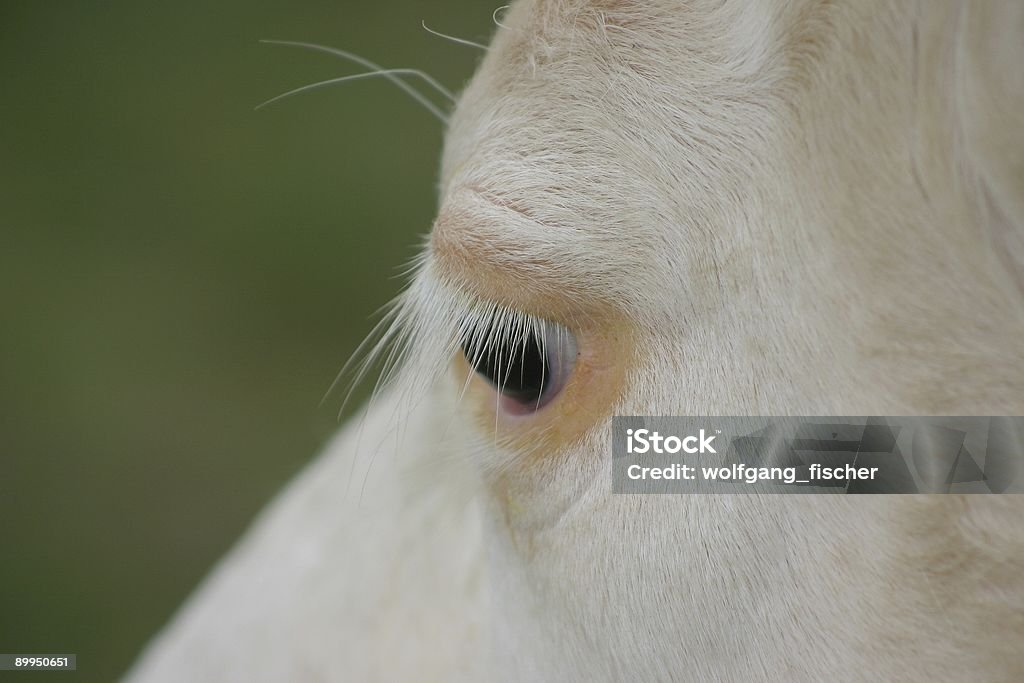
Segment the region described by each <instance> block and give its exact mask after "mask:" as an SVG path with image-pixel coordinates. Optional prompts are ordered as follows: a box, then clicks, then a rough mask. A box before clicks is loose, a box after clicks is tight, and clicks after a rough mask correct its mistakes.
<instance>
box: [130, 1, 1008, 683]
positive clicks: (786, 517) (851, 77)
mask: <svg viewBox="0 0 1024 683" xmlns="http://www.w3.org/2000/svg"><path fill="white" fill-rule="evenodd" d="M502 26H503V27H502V29H501V30H499V31H498V35H497V36H496V38H495V41H494V43H493V44H492V46H491V48H490V51H489V53H488V56H487V58H486V59H485V61H484V63H483V64H482V66H481V68H480V70H479V72H478V74H477V76H476V77H475V79H474V80H473V82H472V83H471V84H470V86H469V87H468V89H467V90H466V92H465V93H463V95H462V97H461V98H460V101H459V105H458V107H457V108H456V111H455V112H454V113H453V116H452V118H451V127H450V131H449V135H448V140H447V146H446V152H445V159H444V164H443V168H442V181H441V200H442V201H441V212H440V217H439V221H438V225H437V227H436V229H435V230H436V233H435V235H436V236H437V237H440V236H443V238H444V248H446V249H455V250H465V252H466V253H470V254H481V253H482V254H484V255H485V256H486V258H487V259H490V260H491V261H496V262H498V263H499V265H500V266H501V267H502V268H504V269H507V270H508V272H514V273H518V274H519V275H518V277H520V278H523V279H522V280H521V282H522V287H523V289H524V290H525V289H528V288H529V286H531V284H535V283H536V282H541V283H545V282H548V281H549V280H550V281H551V282H553V283H558V286H557V287H552V289H551V292H550V294H551V297H552V300H557V301H559V302H561V303H562V304H564V308H565V309H566V310H568V311H570V313H569V314H565V315H561V314H560V315H561V317H563V318H565V322H566V324H567V325H569V326H570V327H572V326H573V325H574V324H576V323H578V324H579V325H581V326H583V327H586V326H588V325H590V326H593V327H594V328H595V329H597V330H598V332H602V333H603V332H609V330H607V329H604V328H603V327H602V326H608V325H612V323H608V322H603V321H607V320H616V321H618V322H616V323H614V325H617V326H619V327H617V328H616V329H615V330H611V332H614V333H615V334H616V335H618V337H616V338H619V337H621V338H628V339H629V340H630V341H628V343H626V347H628V348H629V349H630V360H629V363H628V376H627V377H626V381H625V384H624V387H625V389H624V391H623V393H622V396H621V399H620V400H619V401H618V402H617V403H616V404H615V405H614V406H613V407H612V408H611V410H610V411H597V412H599V413H600V416H599V417H598V418H595V419H594V420H593V422H592V423H587V424H586V425H585V427H584V428H582V431H580V433H578V434H576V435H575V437H574V438H572V439H569V440H566V441H564V442H558V443H559V445H558V446H557V447H554V448H552V449H551V451H550V452H549V453H546V454H545V455H544V457H539V458H538V457H535V454H533V455H531V456H530V457H527V455H526V453H525V451H524V450H523V448H524V447H523V446H522V445H521V442H520V441H517V440H516V436H517V434H515V433H510V432H515V430H516V429H519V428H520V427H516V426H515V425H516V424H521V425H522V427H521V428H522V429H523V430H524V432H525V433H527V434H530V433H531V432H530V429H531V427H530V422H529V420H526V421H523V422H521V423H507V424H506V423H502V424H501V425H499V433H498V434H497V435H495V434H493V433H488V431H487V430H485V429H483V427H482V426H481V424H480V422H479V420H476V419H474V417H473V415H472V413H473V410H472V408H473V403H472V401H473V400H474V399H472V398H471V397H469V396H465V397H463V396H462V389H463V382H462V379H461V378H459V377H454V378H453V376H452V375H450V374H446V373H445V372H444V368H445V367H446V365H447V359H448V358H449V357H450V356H452V355H454V354H455V352H456V348H457V346H458V344H459V343H460V342H461V341H464V340H465V339H466V337H467V335H470V334H472V330H474V329H477V328H475V327H474V326H473V325H472V324H469V323H467V322H466V318H465V317H464V316H465V315H466V314H470V320H473V319H477V320H479V319H483V318H484V317H486V315H487V312H488V311H492V310H499V311H501V312H502V315H504V316H505V319H507V320H509V321H511V322H509V323H508V325H509V329H510V330H512V332H510V334H519V333H520V332H521V331H522V330H525V329H528V328H529V327H530V326H531V325H537V324H539V323H538V322H537V318H543V317H545V316H546V314H547V311H545V310H540V309H539V308H538V306H537V305H535V304H534V303H531V304H529V305H525V304H524V305H523V306H522V307H517V305H516V297H517V296H519V294H518V293H517V292H518V288H517V287H509V288H507V289H508V299H509V300H508V301H500V302H497V301H488V300H487V299H486V298H481V297H480V296H479V295H478V294H476V293H474V292H473V291H471V290H472V283H473V281H474V280H473V278H474V277H476V276H477V274H476V272H475V271H474V272H470V271H468V270H466V271H456V270H453V269H452V268H450V267H447V268H443V267H441V262H442V260H443V258H442V257H443V255H442V254H441V252H440V250H441V249H442V247H441V246H439V245H441V242H440V241H438V240H435V242H434V243H433V244H432V246H430V247H428V250H427V251H426V253H425V256H424V258H423V261H422V263H421V265H420V268H419V270H418V273H417V275H416V277H415V280H414V283H413V285H412V287H411V289H410V293H409V294H408V295H407V296H406V298H405V300H404V302H403V303H402V304H401V305H400V307H399V308H398V309H397V311H396V313H395V315H394V318H395V320H396V321H397V323H396V327H394V328H393V330H392V331H391V332H390V333H388V335H387V338H388V339H391V340H393V341H395V340H397V348H398V349H399V350H398V351H397V352H396V354H398V355H400V356H401V357H402V360H404V363H405V364H404V369H403V370H402V371H400V372H399V373H398V374H397V375H395V380H394V381H393V382H391V383H390V384H389V385H388V388H386V389H385V390H384V391H383V392H382V393H381V394H380V395H379V396H378V398H377V400H376V402H375V404H374V405H372V406H371V407H370V408H369V410H368V412H367V413H366V415H365V417H364V418H361V419H358V420H356V421H355V422H354V423H353V424H352V425H351V426H350V427H348V428H346V429H345V430H344V431H343V433H342V434H341V435H340V436H339V437H338V439H337V440H336V441H335V442H334V443H333V444H332V445H331V446H330V447H329V448H328V449H327V452H326V453H325V454H324V455H323V456H322V458H321V460H320V461H319V462H318V463H317V464H315V465H314V466H313V467H312V468H311V469H310V470H309V471H307V472H306V473H305V474H304V475H303V476H302V477H301V478H300V479H299V480H298V481H297V482H295V483H294V484H292V486H291V487H289V489H288V490H287V491H286V492H285V493H284V494H283V495H282V497H281V498H280V499H279V500H278V501H277V502H276V503H275V504H274V506H272V507H271V509H269V510H268V511H267V512H266V513H265V514H264V515H263V517H262V518H261V519H260V520H259V521H258V522H257V524H256V525H255V526H254V528H253V529H252V530H251V531H250V532H249V534H248V536H247V537H246V538H245V540H244V541H243V542H242V543H241V544H240V545H239V546H238V547H237V548H236V549H235V550H234V551H233V552H232V554H231V555H230V556H229V557H228V558H227V559H226V560H225V561H224V563H223V564H222V565H221V567H220V568H219V569H218V570H217V571H216V572H215V574H214V575H213V576H212V577H211V578H210V579H209V580H208V581H207V582H206V584H205V585H204V586H203V587H202V589H201V590H200V591H199V592H198V593H197V594H196V595H195V596H194V597H193V598H192V600H191V601H190V602H189V603H188V605H186V607H185V608H184V610H183V611H182V613H181V614H180V615H179V616H178V618H177V619H176V620H175V621H174V622H173V623H172V625H171V626H170V627H169V628H168V629H167V631H165V632H164V633H163V634H162V635H161V636H160V638H158V639H157V640H156V641H155V643H154V644H153V645H152V646H151V647H150V649H149V650H148V651H147V652H146V654H145V655H144V656H143V658H142V659H141V660H140V662H139V663H138V664H137V666H136V668H135V669H134V670H133V672H132V673H131V674H130V676H129V679H130V680H132V681H145V682H151V681H266V680H281V681H284V680H313V681H317V680H339V681H350V680H351V681H356V680H358V681H363V680H381V681H391V680H442V681H449V680H460V679H461V680H488V681H490V680H510V681H520V680H523V681H535V680H551V681H555V680H559V681H561V680H570V681H598V680H602V681H603V680H625V679H635V680H674V681H691V680H694V681H696V680H736V681H748V680H760V679H768V680H787V681H789V680H792V681H805V680H806V681H819V680H857V681H861V680H863V681H877V680H930V681H962V680H986V681H988V680H992V681H997V680H998V681H1017V680H1024V655H1022V651H1021V644H1022V643H1024V578H1022V573H1021V567H1022V566H1024V526H1022V524H1021V519H1022V512H1024V505H1022V504H1021V502H1020V501H1019V498H1017V497H996V496H990V497H971V496H944V497H928V496H906V497H902V496H880V497H857V496H850V497H845V496H843V497H839V496H837V497H820V498H819V497H808V496H774V497H773V496H763V497H755V496H646V497H645V496H615V495H612V494H611V493H610V491H609V488H610V475H609V466H610V465H609V461H608V457H607V454H608V453H609V452H610V448H609V444H608V438H609V430H608V421H607V415H608V414H611V413H616V414H666V415H672V414H677V415H700V414H723V415H724V414H795V415H800V414H807V415H828V414H839V415H861V414H893V415H899V414H1018V415H1019V414H1022V413H1024V344H1022V343H1021V339H1024V272H1022V264H1024V126H1021V122H1022V121H1021V114H1020V112H1021V111H1024V76H1022V75H1021V74H1022V73H1024V71H1022V70H1021V69H1020V64H1024V6H1022V5H1021V4H1019V3H1015V2H1009V1H1008V2H996V1H995V0H992V1H991V2H977V3H952V2H949V3H946V2H931V1H921V2H913V1H912V0H892V1H884V0H878V1H868V0H863V1H850V2H810V1H803V0H801V1H794V2H773V1H770V0H759V1H756V2H748V1H739V0H735V1H715V2H712V1H711V0H706V1H705V0H694V1H692V2H670V1H669V0H651V1H650V2H631V1H628V0H620V1H617V2H616V1H613V0H604V1H601V2H598V1H596V0H594V1H590V2H585V1H583V0H564V1H558V2H554V1H551V2H540V1H538V2H528V1H526V0H522V1H521V2H519V3H517V4H516V5H514V6H513V7H512V8H511V10H510V11H509V12H508V13H507V14H506V15H504V16H503V17H502ZM524 273H525V274H526V275H528V276H529V277H524V276H523V274H524ZM495 307H497V308H495ZM595 310H601V311H612V312H613V313H614V315H613V316H611V317H604V318H603V317H600V316H594V317H593V318H592V319H591V317H589V316H590V313H589V312H591V311H595ZM474 311H475V312H476V314H475V317H474V315H473V312H474ZM572 311H576V312H577V313H572ZM551 316H552V317H556V316H555V314H554V313H552V314H551ZM574 316H576V317H574ZM516 330H518V331H519V332H517V331H516ZM397 359H398V358H397V356H396V358H395V360H397ZM622 362H623V364H625V363H626V362H627V361H626V359H625V358H623V359H622ZM428 387H429V388H428ZM581 400H582V401H583V402H584V403H583V404H582V408H581V410H582V412H581V414H584V415H585V414H587V413H586V408H587V405H586V400H588V399H587V398H586V397H584V398H583V399H581ZM570 418H572V419H582V418H578V417H576V418H573V417H572V415H569V414H568V413H567V414H566V419H567V420H568V419H570ZM544 436H545V434H543V433H538V435H537V437H538V438H542V437H544ZM517 444H519V445H517ZM364 481H365V486H364Z"/></svg>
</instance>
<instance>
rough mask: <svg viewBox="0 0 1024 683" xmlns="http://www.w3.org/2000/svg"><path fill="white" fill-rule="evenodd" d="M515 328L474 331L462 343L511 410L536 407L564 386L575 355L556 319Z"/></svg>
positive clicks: (469, 358) (573, 345) (571, 340)
mask: <svg viewBox="0 0 1024 683" xmlns="http://www.w3.org/2000/svg"><path fill="white" fill-rule="evenodd" d="M529 327H530V329H527V330H523V331H521V332H519V333H515V334H511V333H510V334H503V333H501V332H497V333H496V332H495V328H496V326H495V325H493V324H492V325H491V327H490V328H489V329H488V330H487V333H485V334H481V335H474V336H473V337H472V338H471V339H469V340H467V341H465V342H464V343H463V345H462V351H463V353H464V354H465V356H466V360H467V362H469V364H470V366H471V367H472V368H473V369H474V370H475V371H476V373H477V374H478V375H480V376H481V377H483V378H484V379H485V380H487V381H488V382H489V383H490V384H491V386H492V387H493V388H494V389H495V391H497V392H498V394H499V395H500V397H501V399H502V400H501V404H502V405H503V407H504V408H505V409H506V410H509V411H510V412H513V413H515V414H527V413H532V412H535V411H537V410H540V409H541V408H542V407H544V406H545V405H546V404H548V403H549V402H550V401H551V400H552V399H553V398H555V396H557V395H558V393H559V392H560V391H561V389H562V387H563V386H565V383H566V381H567V380H568V378H569V375H570V374H571V373H572V369H573V365H574V363H575V360H576V342H575V339H574V337H573V335H572V333H571V332H569V330H568V329H566V328H565V327H562V326H561V325H557V324H555V323H551V322H548V321H543V322H540V323H538V324H537V325H534V326H529Z"/></svg>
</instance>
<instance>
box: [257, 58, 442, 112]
mask: <svg viewBox="0 0 1024 683" xmlns="http://www.w3.org/2000/svg"><path fill="white" fill-rule="evenodd" d="M260 42H261V43H266V44H267V45H284V46H287V47H301V48H303V49H306V50H313V51H314V52H323V53H325V54H329V55H333V56H335V57H341V58H342V59H346V60H348V61H350V62H354V63H356V64H359V65H360V66H362V67H363V68H366V69H371V70H373V71H389V69H385V68H384V67H382V66H381V65H379V64H377V63H376V62H372V61H370V60H369V59H366V58H365V57H360V56H359V55H357V54H355V53H353V52H348V51H346V50H340V49H338V48H334V47H328V46H326V45H318V44H316V43H305V42H300V41H293V40H261V41H260ZM414 71H417V72H418V76H419V77H420V78H422V79H423V80H424V81H425V82H426V83H428V84H430V85H431V87H434V89H435V90H438V91H439V92H442V93H444V94H446V96H447V97H448V99H450V100H451V101H454V100H455V97H454V95H452V93H451V92H450V91H449V90H448V89H447V88H445V87H444V86H443V85H441V84H440V83H438V82H437V81H436V80H435V79H434V78H432V77H431V76H430V75H429V74H427V73H425V72H423V71H419V70H418V69H416V70H414ZM382 76H383V77H384V78H386V79H387V80H389V81H391V83H393V84H394V85H395V86H397V87H398V88H400V89H401V90H402V91H403V92H404V93H406V94H407V95H409V97H411V98H413V99H414V100H416V101H417V102H418V103H419V104H420V105H421V106H423V108H424V109H426V110H427V111H429V112H430V113H431V114H433V115H434V116H435V117H437V118H438V119H439V120H440V121H441V123H444V124H447V123H448V114H447V113H445V112H444V111H442V110H441V109H440V108H439V107H438V106H437V105H435V104H434V103H433V102H431V101H430V99H429V98H427V97H426V96H425V95H424V94H423V93H421V92H420V91H419V90H417V89H416V88H414V87H412V86H411V85H409V84H408V83H406V82H405V81H404V80H402V79H401V78H400V77H399V76H398V75H396V74H392V73H387V74H382ZM264 104H267V103H266V102H265V103H264ZM260 106H263V105H260Z"/></svg>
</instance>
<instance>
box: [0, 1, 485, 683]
mask: <svg viewBox="0 0 1024 683" xmlns="http://www.w3.org/2000/svg"><path fill="white" fill-rule="evenodd" d="M493 9H494V8H493V7H492V6H489V5H482V4H478V5H472V4H471V3H468V2H464V1H463V2H441V1H437V0H435V1H432V2H426V1H423V2H413V1H411V0H386V1H381V2H374V3H356V2H347V1H344V0H329V1H327V0H324V1H320V2H283V1H279V2H251V1H249V2H242V1H240V0H231V1H221V2H182V1H180V0H179V1H177V2H153V1H147V2H141V1H139V0H132V1H130V2H129V1H127V0H118V1H109V2H91V3H85V2H45V3H44V2H19V1H18V0H13V1H8V2H4V3H2V4H0V310H2V323H0V324H2V328H0V544H2V545H0V652H4V653H75V654H77V655H78V671H77V673H75V674H71V673H67V672H59V673H52V674H46V673H33V674H28V673H6V674H4V673H3V672H0V678H3V679H4V680H6V679H7V678H11V677H13V678H16V679H18V680H21V679H23V678H24V679H26V680H27V679H29V678H31V679H32V680H33V681H44V680H54V681H67V680H89V681H107V680H113V679H115V678H117V677H118V676H119V675H121V674H122V673H123V672H124V671H125V670H126V668H127V667H128V665H129V664H130V663H131V661H132V660H133V658H134V656H135V654H136V653H137V652H138V651H139V650H140V648H141V647H142V646H143V644H144V643H145V642H146V641H147V640H148V639H149V638H150V637H151V636H152V635H153V634H154V633H155V632H156V630H157V629H158V628H159V627H160V626H161V625H162V624H164V623H165V622H166V620H167V619H168V618H169V617H170V615H171V614H172V612H173V610H174V609H175V608H176V606H177V605H178V604H179V603H180V602H181V601H182V600H183V599H184V598H185V597H186V596H187V595H188V594H189V592H190V591H191V589H192V588H193V587H194V586H195V585H196V583H197V582H198V581H199V579H200V578H201V577H202V576H203V575H204V574H205V573H206V572H207V571H208V570H209V568H210V567H211V565H212V564H213V563H214V562H215V561H216V560H217V558H218V557H220V556H221V555H222V554H223V553H224V552H225V551H226V550H227V549H228V548H229V547H230V545H231V544H232V542H233V541H234V540H235V539H236V538H237V537H238V536H239V534H240V533H241V532H242V531H243V530H244V528H245V527H246V525H247V523H248V522H249V520H251V518H252V517H253V515H254V514H255V513H256V512H257V511H258V510H259V509H260V508H261V507H262V506H263V505H264V504H265V503H266V502H267V501H268V500H269V499H270V498H271V496H273V494H274V493H275V492H276V491H278V490H279V489H280V488H281V487H282V485H283V484H284V483H285V482H286V481H287V480H288V479H289V478H290V477H291V476H292V475H294V474H295V473H296V472H297V471H298V470H299V469H300V468H301V467H302V466H303V465H304V464H305V463H306V462H308V461H309V460H310V459H311V458H312V457H313V456H314V455H315V453H316V451H317V449H318V448H319V447H320V446H321V445H322V444H323V443H324V441H325V440H326V439H327V438H328V437H329V435H330V434H331V432H332V431H333V430H334V429H335V428H336V426H337V412H338V409H339V406H340V403H341V398H340V396H338V395H334V396H333V397H332V398H330V399H329V400H328V401H327V402H326V403H325V404H324V406H323V407H320V406H319V405H318V404H319V402H320V399H321V398H322V397H323V395H324V393H325V391H326V390H327V388H328V386H329V385H330V383H331V381H332V380H333V378H334V376H335V374H336V373H337V371H338V370H339V369H340V367H341V366H342V364H343V363H344V361H345V360H346V359H347V358H348V356H349V354H351V353H352V351H353V350H354V349H355V347H356V345H357V344H358V342H359V341H360V340H361V339H362V337H363V336H364V335H366V333H367V332H368V331H369V330H370V327H371V326H372V322H373V318H372V316H373V313H374V311H375V310H376V309H378V308H379V307H380V306H381V305H383V304H384V303H385V302H386V301H387V300H388V299H390V298H391V297H392V296H393V295H394V294H395V293H396V292H397V291H398V289H399V287H400V285H401V281H400V279H399V278H398V277H397V272H398V270H399V268H400V267H401V266H402V265H403V264H404V263H405V262H407V261H408V259H409V258H410V257H411V256H412V255H413V253H414V250H415V246H416V244H417V243H418V238H419V235H422V234H423V233H424V232H426V231H427V230H428V229H429V227H430V222H431V219H432V215H433V212H434V210H435V195H434V188H435V181H436V169H437V164H438V157H439V153H440V148H441V141H442V132H443V131H442V128H441V125H440V124H439V122H438V121H437V120H436V119H434V118H433V117H432V116H431V115H430V114H429V113H427V112H426V111H425V110H423V109H421V108H420V107H419V106H418V105H416V104H415V103H414V102H412V101H411V100H410V99H408V98H407V97H406V96H405V95H404V94H403V93H401V92H399V91H398V90H397V89H396V88H395V87H394V86H392V85H390V84H388V83H387V82H385V81H384V80H378V81H362V82H356V83H348V84H344V85H340V86H336V87H333V88H329V89H324V90H318V91H315V92H312V93H307V94H303V95H299V96H297V97H295V98H291V99H287V100H284V101H282V102H280V103H277V104H274V105H272V106H270V107H268V108H266V109H263V110H260V111H253V107H254V106H255V105H256V104H258V103H259V102H261V101H263V100H265V99H267V98H270V97H272V96H274V95H277V94H279V93H281V92H283V91H285V90H288V89H290V88H292V87H295V86H299V85H303V84H305V83H309V82H312V81H316V80H320V79H323V78H330V77H334V76H340V75H344V74H350V73H357V72H359V71H361V70H362V69H361V68H360V67H358V66H354V65H351V64H347V63H344V62H342V61H340V60H337V59H334V58H331V57H328V56H326V55H322V54H316V53H312V52H304V51H300V50H297V49H293V48H285V47H276V46H268V45H261V44H260V43H259V42H258V41H259V40H260V39H263V38H279V39H291V40H304V41H311V42H319V43H325V44H328V45H332V46H335V47H341V48H344V49H347V50H351V51H354V52H357V53H359V54H362V55H364V56H365V57H367V58H369V59H372V60H374V61H377V62H380V63H382V64H383V65H385V66H391V67H400V66H414V67H419V68H423V69H425V70H427V71H429V72H430V73H431V74H433V75H434V76H435V77H437V78H438V79H440V80H441V81H442V82H444V83H446V84H447V85H449V86H450V87H451V88H453V89H456V90H457V89H459V88H461V87H462V86H463V85H464V84H465V82H466V81H467V80H468V78H469V76H470V75H471V73H472V71H473V68H474V67H475V65H476V63H477V62H478V60H479V59H480V56H481V53H480V52H479V51H476V50H473V49H472V48H467V47H463V46H459V45H454V44H451V43H448V42H446V41H443V40H441V39H439V38H435V37H433V36H430V35H429V34H427V33H426V32H425V31H424V30H423V29H422V28H421V27H420V21H421V20H423V19H425V20H427V22H428V24H430V25H431V26H432V27H433V28H437V29H439V30H443V31H446V32H449V33H453V34H456V35H459V36H462V37H465V38H470V39H474V40H477V41H483V42H486V41H487V40H488V38H489V35H490V33H491V31H492V29H493V24H492V21H491V11H492V10H493Z"/></svg>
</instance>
